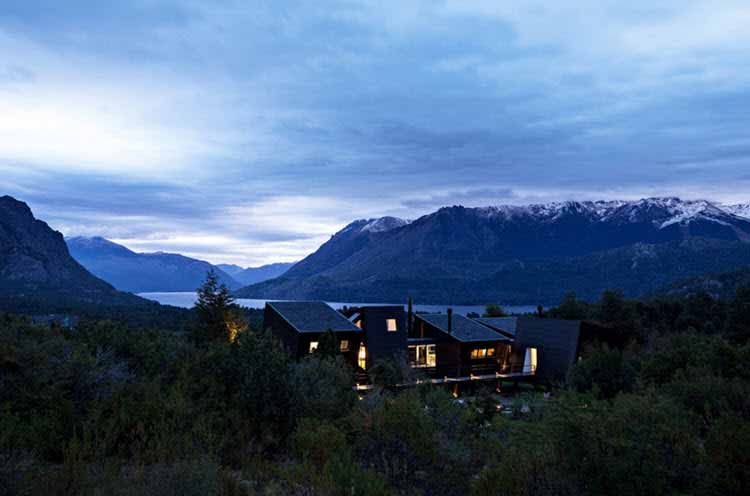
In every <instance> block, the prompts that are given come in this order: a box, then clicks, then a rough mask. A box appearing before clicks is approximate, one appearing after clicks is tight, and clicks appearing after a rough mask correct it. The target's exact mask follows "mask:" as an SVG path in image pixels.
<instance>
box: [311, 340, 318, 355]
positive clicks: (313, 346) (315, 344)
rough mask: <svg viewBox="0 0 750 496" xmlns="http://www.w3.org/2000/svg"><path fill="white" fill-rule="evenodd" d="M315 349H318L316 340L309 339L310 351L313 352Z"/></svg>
mask: <svg viewBox="0 0 750 496" xmlns="http://www.w3.org/2000/svg"><path fill="white" fill-rule="evenodd" d="M317 349H318V342H317V341H310V353H312V352H314V351H315V350H317Z"/></svg>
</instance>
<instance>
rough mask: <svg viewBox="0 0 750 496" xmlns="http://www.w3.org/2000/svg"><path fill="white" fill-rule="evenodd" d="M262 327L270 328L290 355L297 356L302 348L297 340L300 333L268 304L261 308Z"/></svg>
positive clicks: (295, 357) (296, 357)
mask: <svg viewBox="0 0 750 496" xmlns="http://www.w3.org/2000/svg"><path fill="white" fill-rule="evenodd" d="M263 328H264V329H270V330H271V332H272V333H273V334H274V336H276V337H277V338H278V339H280V340H281V342H282V343H284V347H285V348H286V350H287V351H288V352H289V355H290V356H292V357H293V358H294V359H295V360H296V359H298V358H299V356H300V351H301V349H302V348H301V346H300V342H299V338H300V334H299V333H298V332H297V331H296V330H295V329H294V328H293V327H292V326H291V324H289V322H287V321H286V320H285V319H284V318H283V317H282V316H281V315H279V314H278V312H276V310H274V309H273V307H271V306H269V305H266V308H265V309H264V310H263ZM308 346H309V344H308Z"/></svg>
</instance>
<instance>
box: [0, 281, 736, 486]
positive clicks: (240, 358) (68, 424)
mask: <svg viewBox="0 0 750 496" xmlns="http://www.w3.org/2000/svg"><path fill="white" fill-rule="evenodd" d="M749 295H750V293H748V292H747V291H744V290H741V291H739V292H738V295H737V297H736V298H734V299H733V300H730V301H715V300H713V299H711V298H709V297H705V296H694V297H691V298H690V299H687V300H680V301H652V302H635V301H626V300H623V299H622V298H621V297H620V296H619V295H618V294H617V293H613V292H608V293H606V294H605V295H604V296H603V297H602V300H601V301H599V302H598V303H596V304H587V303H583V302H581V301H578V300H576V299H575V297H573V296H572V295H571V296H569V297H568V298H566V300H565V301H564V302H563V303H562V304H561V305H560V306H559V307H557V308H555V309H552V310H550V311H548V312H547V314H548V315H550V316H559V317H567V318H584V319H590V320H595V321H597V322H599V323H600V324H601V326H602V328H603V329H605V330H606V331H607V332H611V333H614V334H622V335H624V336H628V338H629V339H628V340H627V342H626V344H624V345H623V346H618V347H613V346H608V345H605V344H597V343H593V344H591V345H590V346H589V347H588V348H587V349H586V350H585V353H584V358H583V360H582V361H580V362H579V363H578V364H577V365H576V366H575V367H574V368H573V369H572V370H571V372H570V374H569V378H568V381H567V384H566V385H565V386H564V387H563V388H560V389H557V388H555V389H554V390H552V392H553V394H552V397H551V398H548V399H545V398H544V397H542V393H541V391H539V392H535V391H533V390H530V389H526V390H524V392H521V393H520V394H519V395H518V396H517V399H516V401H515V402H514V403H513V405H512V406H509V407H508V408H506V410H505V411H506V412H507V413H497V412H496V411H495V408H494V406H495V405H496V404H497V398H496V397H494V396H493V395H492V392H491V391H485V390H479V391H476V392H475V394H473V395H472V398H470V399H467V401H466V402H465V403H463V404H462V403H459V402H456V401H455V400H454V398H453V397H452V396H451V395H449V394H448V393H447V392H446V391H444V390H441V389H435V388H431V387H424V388H420V389H412V390H405V391H401V392H391V391H389V390H388V389H387V388H378V389H377V390H376V391H373V392H371V393H368V394H367V395H365V396H363V397H362V398H361V399H360V398H358V397H357V394H356V393H355V392H354V391H353V389H352V384H353V373H352V371H351V370H349V369H348V368H347V367H346V365H345V364H343V363H342V362H341V361H340V359H337V358H336V357H335V356H333V354H331V353H327V352H326V351H325V349H324V348H325V347H321V348H322V349H321V350H320V352H319V353H316V354H314V355H311V356H309V357H307V358H306V359H304V360H303V361H301V362H300V363H292V362H291V361H290V360H289V358H288V357H287V355H286V354H285V352H284V350H283V349H282V348H281V347H280V345H279V344H278V342H276V341H275V340H274V339H273V337H272V336H271V335H269V334H268V333H267V332H264V331H262V330H261V329H258V328H257V326H255V325H252V324H251V325H250V326H249V328H247V330H245V331H243V332H240V333H239V334H238V335H237V337H236V339H234V340H233V341H230V340H227V339H221V338H220V336H221V335H222V333H221V332H217V331H216V327H215V326H217V325H219V324H216V318H215V315H214V316H213V317H211V318H210V319H208V320H205V321H202V320H200V319H199V320H197V321H196V322H194V323H193V324H192V325H191V326H190V327H189V330H188V331H185V332H176V331H173V330H156V329H140V330H136V329H133V328H132V327H128V326H126V325H124V324H119V323H114V322H111V321H84V322H81V323H80V324H79V326H78V327H77V328H76V329H75V330H73V331H68V330H64V329H59V328H55V327H51V328H46V327H35V326H32V325H31V324H30V323H29V321H28V320H26V319H24V318H22V317H14V316H10V315H3V316H0V494H11V495H15V494H18V495H21V494H24V495H25V494H44V495H47V494H61V495H67V494H70V495H78V494H92V495H141V494H148V495H170V494H174V495H190V494H196V495H198V494H200V495H205V494H216V495H235V494H237V495H239V494H298V495H308V494H325V495H385V494H409V495H411V494H425V495H430V494H435V495H438V494H448V495H450V494H476V495H495V494H511V495H531V494H553V495H555V494H559V495H577V494H582V495H583V494H591V495H595V494H622V495H628V494H633V495H636V494H725V495H726V494H747V493H748V490H749V489H750V451H748V446H750V345H748V344H747V341H748V336H750V315H749V314H748V312H750V297H749ZM230 303H231V302H230ZM232 315H234V316H235V317H236V314H232ZM165 327H166V326H165ZM202 329H203V331H205V332H204V334H203V336H204V337H203V338H200V336H201V332H202V331H201V330H202ZM207 336H208V337H207ZM217 336H219V338H217ZM381 368H382V369H383V370H386V371H387V366H385V365H382V366H381ZM387 375H388V374H385V373H384V374H383V377H386V376H387ZM385 382H387V381H385ZM505 386H508V387H510V386H511V385H510V384H506V385H505Z"/></svg>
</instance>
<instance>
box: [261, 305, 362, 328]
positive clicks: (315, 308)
mask: <svg viewBox="0 0 750 496" xmlns="http://www.w3.org/2000/svg"><path fill="white" fill-rule="evenodd" d="M266 305H268V306H269V307H271V308H273V309H274V310H275V311H276V313H278V314H279V315H281V317H283V318H284V320H286V321H287V322H289V324H291V326H292V327H294V329H295V330H296V331H297V332H325V331H328V330H331V331H333V332H360V331H361V329H360V328H359V327H357V326H355V325H354V324H353V323H351V322H349V320H348V319H347V318H346V317H344V316H343V315H341V314H340V313H339V312H337V311H336V310H334V309H333V308H331V307H329V306H328V305H327V304H325V303H324V302H322V301H273V302H268V303H266Z"/></svg>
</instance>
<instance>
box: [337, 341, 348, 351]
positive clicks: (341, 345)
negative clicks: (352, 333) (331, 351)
mask: <svg viewBox="0 0 750 496" xmlns="http://www.w3.org/2000/svg"><path fill="white" fill-rule="evenodd" d="M339 350H340V351H341V353H346V352H347V351H349V340H348V339H342V340H341V343H339Z"/></svg>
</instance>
